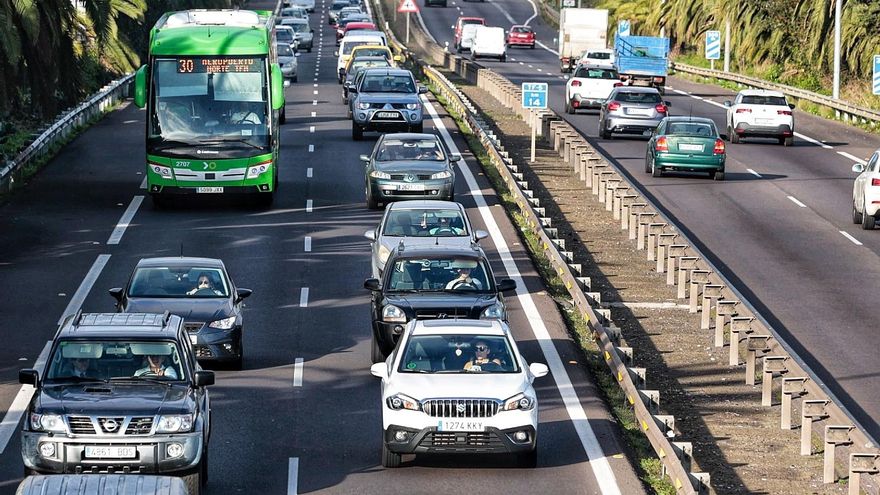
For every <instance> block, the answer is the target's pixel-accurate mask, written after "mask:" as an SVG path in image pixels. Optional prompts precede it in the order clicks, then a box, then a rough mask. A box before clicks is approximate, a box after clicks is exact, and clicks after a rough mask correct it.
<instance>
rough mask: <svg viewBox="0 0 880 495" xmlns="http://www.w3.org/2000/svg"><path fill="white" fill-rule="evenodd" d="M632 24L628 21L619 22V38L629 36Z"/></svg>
mask: <svg viewBox="0 0 880 495" xmlns="http://www.w3.org/2000/svg"><path fill="white" fill-rule="evenodd" d="M631 26H632V24H630V22H629V21H628V20H627V19H621V20H619V21H617V36H629V35H630V27H631Z"/></svg>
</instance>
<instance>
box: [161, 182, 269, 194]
mask: <svg viewBox="0 0 880 495" xmlns="http://www.w3.org/2000/svg"><path fill="white" fill-rule="evenodd" d="M211 187H215V186H213V185H212V186H211ZM221 187H223V193H222V194H235V195H239V194H261V193H270V192H272V185H271V184H258V185H254V186H221ZM149 190H150V193H151V194H162V195H169V196H171V195H173V196H188V195H195V194H197V195H199V196H218V195H219V194H217V193H200V192H199V188H198V187H196V186H190V187H181V186H163V185H160V184H151V185H150V186H149Z"/></svg>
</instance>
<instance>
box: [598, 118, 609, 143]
mask: <svg viewBox="0 0 880 495" xmlns="http://www.w3.org/2000/svg"><path fill="white" fill-rule="evenodd" d="M599 137H601V138H602V139H611V132H609V131H608V129H606V128H605V123H604V122H602V121H601V120H600V121H599Z"/></svg>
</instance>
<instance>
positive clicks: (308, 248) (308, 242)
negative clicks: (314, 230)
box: [303, 236, 312, 253]
mask: <svg viewBox="0 0 880 495" xmlns="http://www.w3.org/2000/svg"><path fill="white" fill-rule="evenodd" d="M303 250H304V251H305V252H307V253H311V252H312V237H311V236H306V237H305V239H304V240H303Z"/></svg>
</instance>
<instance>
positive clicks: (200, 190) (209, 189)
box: [196, 187, 223, 194]
mask: <svg viewBox="0 0 880 495" xmlns="http://www.w3.org/2000/svg"><path fill="white" fill-rule="evenodd" d="M196 192H197V193H199V194H217V193H222V192H223V188H222V187H197V188H196Z"/></svg>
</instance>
